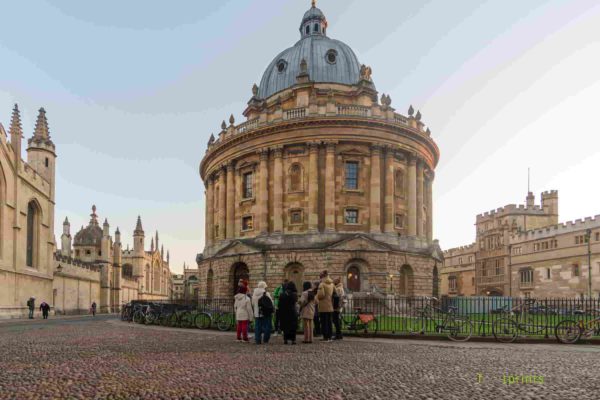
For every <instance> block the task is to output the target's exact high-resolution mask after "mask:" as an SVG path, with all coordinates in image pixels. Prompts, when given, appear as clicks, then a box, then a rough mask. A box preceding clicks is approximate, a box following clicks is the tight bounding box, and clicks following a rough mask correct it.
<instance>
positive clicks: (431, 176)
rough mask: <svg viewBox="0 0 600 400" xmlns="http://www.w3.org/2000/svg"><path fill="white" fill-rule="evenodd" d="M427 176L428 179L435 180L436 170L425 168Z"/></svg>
mask: <svg viewBox="0 0 600 400" xmlns="http://www.w3.org/2000/svg"><path fill="white" fill-rule="evenodd" d="M425 177H426V178H427V179H428V180H430V181H432V180H434V179H435V172H434V171H432V170H430V169H427V170H425Z"/></svg>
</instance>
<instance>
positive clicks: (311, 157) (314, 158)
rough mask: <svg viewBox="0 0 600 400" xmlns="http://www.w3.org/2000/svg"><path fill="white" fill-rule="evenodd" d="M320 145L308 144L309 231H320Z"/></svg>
mask: <svg viewBox="0 0 600 400" xmlns="http://www.w3.org/2000/svg"><path fill="white" fill-rule="evenodd" d="M318 160H319V145H318V144H317V143H309V144H308V231H309V232H312V233H316V232H318V231H319V209H318V207H319V204H318V202H319V162H318Z"/></svg>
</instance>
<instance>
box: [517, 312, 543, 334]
mask: <svg viewBox="0 0 600 400" xmlns="http://www.w3.org/2000/svg"><path fill="white" fill-rule="evenodd" d="M547 324H548V317H547V316H546V314H529V313H526V314H523V315H521V319H520V327H521V330H523V331H525V332H527V333H528V334H530V335H535V334H539V333H542V332H543V331H544V330H545V329H546V325H547Z"/></svg>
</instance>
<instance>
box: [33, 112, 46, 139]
mask: <svg viewBox="0 0 600 400" xmlns="http://www.w3.org/2000/svg"><path fill="white" fill-rule="evenodd" d="M33 135H34V136H35V137H41V138H45V139H48V138H50V128H48V120H47V119H46V110H44V107H42V108H40V110H39V114H38V117H37V121H36V123H35V131H34V133H33Z"/></svg>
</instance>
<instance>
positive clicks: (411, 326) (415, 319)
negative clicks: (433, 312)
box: [406, 311, 428, 335]
mask: <svg viewBox="0 0 600 400" xmlns="http://www.w3.org/2000/svg"><path fill="white" fill-rule="evenodd" d="M427 320H428V318H427V317H426V316H425V315H424V314H423V313H422V312H418V311H413V312H411V313H410V314H409V316H408V317H407V318H406V330H407V331H408V333H410V334H411V335H416V334H424V333H425V331H426V328H427Z"/></svg>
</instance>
